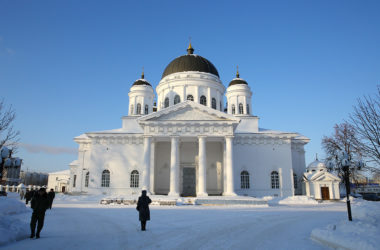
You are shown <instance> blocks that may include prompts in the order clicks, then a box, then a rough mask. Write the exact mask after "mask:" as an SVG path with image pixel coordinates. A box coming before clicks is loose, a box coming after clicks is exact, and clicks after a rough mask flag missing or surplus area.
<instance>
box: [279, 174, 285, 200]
mask: <svg viewBox="0 0 380 250" xmlns="http://www.w3.org/2000/svg"><path fill="white" fill-rule="evenodd" d="M278 175H279V181H280V197H283V196H284V190H283V185H282V183H283V182H282V168H278Z"/></svg>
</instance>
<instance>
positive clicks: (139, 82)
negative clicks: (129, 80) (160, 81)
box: [132, 71, 152, 87]
mask: <svg viewBox="0 0 380 250" xmlns="http://www.w3.org/2000/svg"><path fill="white" fill-rule="evenodd" d="M138 85H149V86H151V87H152V85H150V83H149V82H148V81H147V80H145V79H144V71H143V72H142V74H141V78H140V79H137V80H136V81H135V82H134V83H133V84H132V87H133V86H138Z"/></svg>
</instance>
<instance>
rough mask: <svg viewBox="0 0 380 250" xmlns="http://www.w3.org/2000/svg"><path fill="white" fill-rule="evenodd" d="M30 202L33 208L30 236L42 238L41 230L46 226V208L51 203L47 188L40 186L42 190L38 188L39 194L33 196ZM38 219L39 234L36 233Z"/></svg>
mask: <svg viewBox="0 0 380 250" xmlns="http://www.w3.org/2000/svg"><path fill="white" fill-rule="evenodd" d="M30 204H31V208H32V209H33V214H32V218H31V220H30V230H31V234H30V238H33V237H34V235H35V236H36V238H37V239H38V238H40V232H41V230H42V227H43V226H44V219H45V212H46V209H48V208H49V204H50V203H49V198H48V196H47V193H46V190H45V188H40V190H38V194H37V195H35V196H34V197H33V198H32V201H31V202H30ZM37 221H38V225H37V234H35V230H36V224H37Z"/></svg>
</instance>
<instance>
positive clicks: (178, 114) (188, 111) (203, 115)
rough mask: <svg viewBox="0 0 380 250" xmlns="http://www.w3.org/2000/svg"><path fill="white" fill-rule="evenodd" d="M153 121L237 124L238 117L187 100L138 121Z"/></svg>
mask: <svg viewBox="0 0 380 250" xmlns="http://www.w3.org/2000/svg"><path fill="white" fill-rule="evenodd" d="M154 121H226V122H232V123H236V124H237V123H239V121H240V119H238V118H235V117H234V116H231V115H228V114H226V113H223V112H220V111H218V110H214V109H211V108H209V107H206V106H203V105H200V104H197V103H195V102H192V101H187V102H183V103H180V104H177V105H174V106H172V107H169V108H165V109H162V110H160V111H158V112H155V113H152V114H149V115H146V116H143V117H140V118H139V122H140V123H144V122H154Z"/></svg>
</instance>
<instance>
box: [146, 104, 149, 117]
mask: <svg viewBox="0 0 380 250" xmlns="http://www.w3.org/2000/svg"><path fill="white" fill-rule="evenodd" d="M148 113H149V107H148V105H145V114H146V115H147V114H148Z"/></svg>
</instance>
